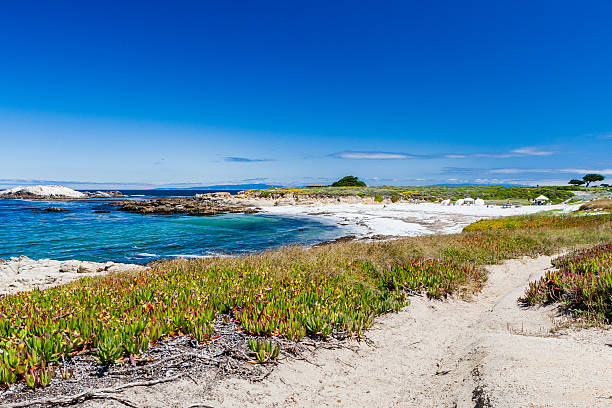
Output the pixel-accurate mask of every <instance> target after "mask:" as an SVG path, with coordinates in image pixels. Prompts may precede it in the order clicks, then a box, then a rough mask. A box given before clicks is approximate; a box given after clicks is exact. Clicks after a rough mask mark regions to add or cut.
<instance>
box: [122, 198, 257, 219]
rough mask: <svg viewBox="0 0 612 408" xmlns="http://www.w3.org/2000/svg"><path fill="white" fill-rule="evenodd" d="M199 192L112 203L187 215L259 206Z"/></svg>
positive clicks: (252, 209) (124, 208)
mask: <svg viewBox="0 0 612 408" xmlns="http://www.w3.org/2000/svg"><path fill="white" fill-rule="evenodd" d="M219 194H220V193H213V194H198V195H197V196H196V197H179V198H160V199H157V200H126V201H117V202H114V203H112V205H117V206H120V208H119V209H120V210H121V211H127V212H134V213H139V214H186V215H197V216H206V215H217V214H227V213H245V214H253V213H256V212H259V209H258V208H255V207H253V206H251V205H245V204H243V203H240V202H234V201H232V200H231V199H229V198H228V196H229V197H231V196H230V195H229V193H227V195H219Z"/></svg>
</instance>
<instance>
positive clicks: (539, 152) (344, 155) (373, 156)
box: [331, 146, 555, 160]
mask: <svg viewBox="0 0 612 408" xmlns="http://www.w3.org/2000/svg"><path fill="white" fill-rule="evenodd" d="M552 154H555V152H553V151H550V150H543V149H541V148H539V147H534V146H526V147H519V148H517V149H512V150H510V151H508V152H501V153H439V154H430V155H422V154H412V153H403V152H380V151H344V152H339V153H334V154H332V155H331V156H332V157H337V158H340V159H351V160H407V159H442V158H444V159H470V158H492V159H506V158H511V157H523V156H549V155H552Z"/></svg>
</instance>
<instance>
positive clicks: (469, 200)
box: [463, 197, 474, 204]
mask: <svg viewBox="0 0 612 408" xmlns="http://www.w3.org/2000/svg"><path fill="white" fill-rule="evenodd" d="M463 202H464V203H466V204H474V199H473V198H472V197H465V198H464V199H463Z"/></svg>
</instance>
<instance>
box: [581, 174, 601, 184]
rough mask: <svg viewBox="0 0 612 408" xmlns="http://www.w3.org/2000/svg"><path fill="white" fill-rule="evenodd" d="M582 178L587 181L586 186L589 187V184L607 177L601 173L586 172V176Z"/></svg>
mask: <svg viewBox="0 0 612 408" xmlns="http://www.w3.org/2000/svg"><path fill="white" fill-rule="evenodd" d="M582 179H583V180H584V182H585V183H586V186H587V187H588V186H589V184H591V183H595V182H598V181H603V180H604V179H605V177H604V176H602V175H601V174H585V176H584V177H583V178H582Z"/></svg>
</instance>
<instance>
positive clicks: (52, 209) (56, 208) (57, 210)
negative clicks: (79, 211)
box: [45, 207, 66, 212]
mask: <svg viewBox="0 0 612 408" xmlns="http://www.w3.org/2000/svg"><path fill="white" fill-rule="evenodd" d="M45 211H47V212H62V211H66V210H65V209H63V208H62V207H47V208H45Z"/></svg>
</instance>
